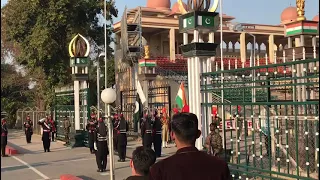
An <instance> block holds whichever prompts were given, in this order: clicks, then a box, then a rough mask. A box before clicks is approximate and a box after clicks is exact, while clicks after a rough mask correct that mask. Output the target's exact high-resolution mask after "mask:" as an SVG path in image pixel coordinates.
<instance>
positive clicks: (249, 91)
mask: <svg viewBox="0 0 320 180" xmlns="http://www.w3.org/2000/svg"><path fill="white" fill-rule="evenodd" d="M318 62H319V59H308V60H299V61H292V62H285V63H282V64H270V65H264V66H256V67H250V68H242V69H233V70H224V71H216V72H209V73H203V74H202V76H201V93H202V96H203V97H207V95H208V94H212V96H213V97H215V98H213V99H212V102H209V101H208V100H206V101H205V102H203V103H202V105H201V106H202V107H201V108H202V111H203V112H204V113H205V114H208V113H210V112H208V111H209V109H210V108H211V107H216V108H217V109H218V113H217V114H218V116H220V117H221V118H222V122H221V125H220V127H219V128H220V130H221V135H222V137H223V140H224V141H223V142H224V147H225V149H226V150H229V151H228V152H230V151H231V159H230V161H229V167H230V169H231V172H232V177H233V179H318V178H319V175H318V173H319V66H318V64H317V63H318ZM299 69H300V70H301V71H299ZM208 79H209V81H208ZM217 97H220V98H217ZM217 99H219V100H217ZM206 111H207V112H206ZM226 152H227V151H226ZM225 154H227V153H225Z"/></svg>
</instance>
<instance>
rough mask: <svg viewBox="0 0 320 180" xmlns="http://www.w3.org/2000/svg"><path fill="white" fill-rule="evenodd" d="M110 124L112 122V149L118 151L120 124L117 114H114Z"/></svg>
mask: <svg viewBox="0 0 320 180" xmlns="http://www.w3.org/2000/svg"><path fill="white" fill-rule="evenodd" d="M112 124H113V150H114V151H118V131H119V126H120V121H119V116H118V114H116V115H114V118H113V121H112Z"/></svg>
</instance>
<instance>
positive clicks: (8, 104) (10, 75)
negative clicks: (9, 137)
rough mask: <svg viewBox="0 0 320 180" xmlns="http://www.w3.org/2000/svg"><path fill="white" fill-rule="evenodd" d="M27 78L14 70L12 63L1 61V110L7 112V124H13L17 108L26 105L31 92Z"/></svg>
mask: <svg viewBox="0 0 320 180" xmlns="http://www.w3.org/2000/svg"><path fill="white" fill-rule="evenodd" d="M28 87H29V79H28V77H27V76H23V75H22V74H21V73H19V72H17V71H16V70H15V67H14V65H11V64H3V63H1V110H4V111H5V112H7V115H8V117H7V119H8V121H9V125H10V126H11V127H12V126H13V125H14V124H15V119H16V117H15V115H16V112H17V110H18V109H19V108H22V107H23V106H28V105H32V104H28V103H29V102H31V101H30V98H32V97H33V96H32V94H33V93H32V92H31V90H30V89H29V88H28Z"/></svg>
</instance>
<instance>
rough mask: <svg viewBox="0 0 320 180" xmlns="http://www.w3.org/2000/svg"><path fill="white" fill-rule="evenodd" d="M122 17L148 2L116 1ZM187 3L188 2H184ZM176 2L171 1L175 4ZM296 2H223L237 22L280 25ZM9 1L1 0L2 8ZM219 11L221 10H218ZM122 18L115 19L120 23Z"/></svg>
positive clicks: (311, 12)
mask: <svg viewBox="0 0 320 180" xmlns="http://www.w3.org/2000/svg"><path fill="white" fill-rule="evenodd" d="M115 1H116V6H117V8H118V9H119V15H120V16H121V15H122V12H123V9H124V7H125V6H127V7H128V8H134V7H137V6H146V4H147V0H115ZM153 1H154V0H153ZM183 1H184V2H186V1H187V0H183ZM175 2H176V0H171V4H174V3H175ZM295 2H296V1H295V0H223V3H222V4H223V13H225V14H227V15H230V16H234V17H236V21H237V22H243V23H257V24H274V25H276V24H280V14H281V12H282V10H283V9H284V8H286V7H288V6H290V4H292V5H295ZM6 3H7V0H1V6H2V5H4V4H6ZM305 6H306V17H307V19H312V18H313V17H314V16H315V15H316V14H319V9H318V7H319V0H306V5H305ZM218 10H219V8H218ZM120 18H121V17H118V18H116V19H115V22H116V21H119V19H120Z"/></svg>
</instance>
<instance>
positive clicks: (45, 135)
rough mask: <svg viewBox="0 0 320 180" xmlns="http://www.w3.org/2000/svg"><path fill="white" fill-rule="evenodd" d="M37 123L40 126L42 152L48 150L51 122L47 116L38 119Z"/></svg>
mask: <svg viewBox="0 0 320 180" xmlns="http://www.w3.org/2000/svg"><path fill="white" fill-rule="evenodd" d="M38 124H39V125H41V126H42V131H43V132H42V143H43V149H44V152H50V141H51V140H50V139H51V136H50V133H51V124H50V122H49V120H48V118H43V119H40V120H39V122H38Z"/></svg>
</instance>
